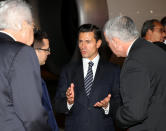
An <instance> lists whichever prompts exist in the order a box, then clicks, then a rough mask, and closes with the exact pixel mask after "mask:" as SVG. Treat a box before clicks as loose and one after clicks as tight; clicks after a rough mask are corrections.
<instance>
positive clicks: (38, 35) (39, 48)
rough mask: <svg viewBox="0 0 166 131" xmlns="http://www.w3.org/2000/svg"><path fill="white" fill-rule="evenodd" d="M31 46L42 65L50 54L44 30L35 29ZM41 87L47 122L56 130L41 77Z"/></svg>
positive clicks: (47, 94) (48, 98)
mask: <svg viewBox="0 0 166 131" xmlns="http://www.w3.org/2000/svg"><path fill="white" fill-rule="evenodd" d="M33 47H34V49H35V51H36V54H37V57H38V60H39V64H40V65H44V64H45V62H46V60H47V56H48V55H50V48H49V39H48V36H47V34H46V32H42V31H41V30H39V29H36V30H35V33H34V43H33ZM42 89H43V92H42V104H43V106H44V107H45V109H46V110H47V113H48V124H49V125H50V127H51V129H52V131H58V126H57V123H56V120H55V117H54V112H53V110H52V105H51V101H50V97H49V93H48V90H47V86H46V83H45V81H44V80H43V79H42Z"/></svg>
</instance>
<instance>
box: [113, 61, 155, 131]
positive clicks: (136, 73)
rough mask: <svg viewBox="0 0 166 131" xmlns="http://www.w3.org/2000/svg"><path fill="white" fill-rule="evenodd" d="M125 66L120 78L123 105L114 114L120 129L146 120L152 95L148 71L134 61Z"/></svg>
mask: <svg viewBox="0 0 166 131" xmlns="http://www.w3.org/2000/svg"><path fill="white" fill-rule="evenodd" d="M126 64H127V65H126V67H125V71H124V72H123V73H122V76H121V95H122V100H123V105H122V106H121V107H120V108H119V109H118V111H117V114H116V118H117V124H118V125H119V126H120V127H121V128H128V127H130V126H132V125H135V124H139V123H141V122H143V121H144V120H145V119H146V118H147V115H148V113H147V112H148V106H149V104H150V97H151V96H152V93H153V90H152V89H151V88H150V78H149V74H148V70H147V69H146V68H145V67H143V65H142V64H140V63H138V62H136V61H134V60H130V61H128V62H127V63H126Z"/></svg>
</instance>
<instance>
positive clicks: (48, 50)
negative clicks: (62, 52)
mask: <svg viewBox="0 0 166 131" xmlns="http://www.w3.org/2000/svg"><path fill="white" fill-rule="evenodd" d="M35 49H36V50H42V51H47V52H50V51H51V50H50V48H48V49H42V48H35Z"/></svg>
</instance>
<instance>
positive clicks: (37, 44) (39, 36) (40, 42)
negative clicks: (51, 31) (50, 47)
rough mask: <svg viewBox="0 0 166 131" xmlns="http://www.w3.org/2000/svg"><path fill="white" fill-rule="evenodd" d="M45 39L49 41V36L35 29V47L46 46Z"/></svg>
mask: <svg viewBox="0 0 166 131" xmlns="http://www.w3.org/2000/svg"><path fill="white" fill-rule="evenodd" d="M43 39H48V35H47V33H46V32H44V31H41V30H40V29H34V42H33V47H34V48H35V49H36V48H41V47H42V46H44V43H43Z"/></svg>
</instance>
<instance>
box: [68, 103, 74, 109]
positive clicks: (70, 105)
mask: <svg viewBox="0 0 166 131" xmlns="http://www.w3.org/2000/svg"><path fill="white" fill-rule="evenodd" d="M72 106H73V104H69V103H68V102H67V108H68V110H70V109H71V108H72Z"/></svg>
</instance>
